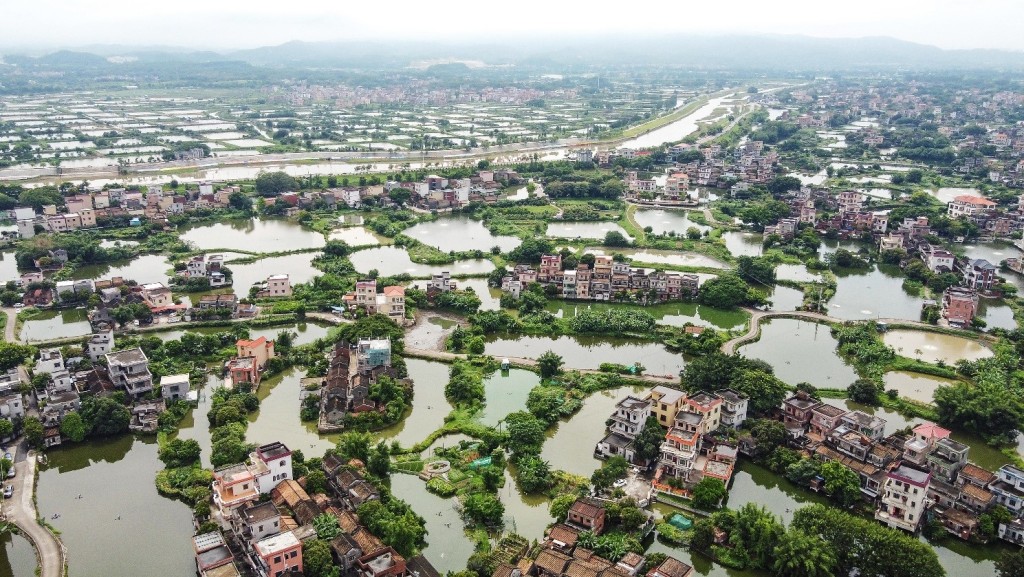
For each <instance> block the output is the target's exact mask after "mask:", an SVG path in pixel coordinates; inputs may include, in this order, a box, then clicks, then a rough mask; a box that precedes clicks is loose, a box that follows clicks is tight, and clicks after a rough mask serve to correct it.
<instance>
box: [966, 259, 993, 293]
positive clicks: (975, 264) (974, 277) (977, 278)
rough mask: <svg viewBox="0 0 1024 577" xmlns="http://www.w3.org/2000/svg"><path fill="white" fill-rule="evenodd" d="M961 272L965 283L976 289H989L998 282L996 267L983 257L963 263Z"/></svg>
mask: <svg viewBox="0 0 1024 577" xmlns="http://www.w3.org/2000/svg"><path fill="white" fill-rule="evenodd" d="M961 272H962V273H963V277H964V285H966V286H967V287H968V288H972V289H975V290H987V289H990V288H992V285H994V284H995V282H996V267H995V265H993V264H992V263H990V262H988V261H987V260H985V259H983V258H976V259H970V260H967V261H965V262H964V263H963V265H962V267H961Z"/></svg>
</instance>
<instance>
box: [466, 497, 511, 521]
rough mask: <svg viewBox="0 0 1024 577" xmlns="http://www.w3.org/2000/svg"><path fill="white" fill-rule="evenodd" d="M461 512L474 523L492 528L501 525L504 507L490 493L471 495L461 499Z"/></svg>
mask: <svg viewBox="0 0 1024 577" xmlns="http://www.w3.org/2000/svg"><path fill="white" fill-rule="evenodd" d="M462 511H463V513H464V514H465V515H466V516H467V517H469V518H470V519H471V520H472V521H473V522H474V523H477V524H480V525H486V526H488V527H494V526H497V525H501V522H502V518H503V517H504V516H505V505H504V504H502V502H501V501H499V500H498V497H496V496H495V495H492V494H490V493H472V494H470V495H469V496H467V497H466V498H465V499H463V503H462Z"/></svg>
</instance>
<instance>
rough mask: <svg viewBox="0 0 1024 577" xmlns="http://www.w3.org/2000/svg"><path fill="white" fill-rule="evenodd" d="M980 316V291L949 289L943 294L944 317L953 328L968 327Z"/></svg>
mask: <svg viewBox="0 0 1024 577" xmlns="http://www.w3.org/2000/svg"><path fill="white" fill-rule="evenodd" d="M976 314H978V291H976V290H974V289H972V288H965V287H957V286H953V287H949V288H947V289H946V290H944V291H943V292H942V317H943V318H944V319H946V320H947V321H949V324H951V325H953V326H961V327H964V326H968V325H970V324H971V321H973V320H974V316H975V315H976Z"/></svg>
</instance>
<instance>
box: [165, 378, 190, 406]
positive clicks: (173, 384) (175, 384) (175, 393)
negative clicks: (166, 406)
mask: <svg viewBox="0 0 1024 577" xmlns="http://www.w3.org/2000/svg"><path fill="white" fill-rule="evenodd" d="M188 390H189V382H188V375H187V374H180V375H167V376H166V377H161V378H160V396H162V397H163V398H165V399H167V400H168V401H178V400H181V399H184V398H185V397H187V396H188Z"/></svg>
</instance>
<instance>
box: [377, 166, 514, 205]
mask: <svg viewBox="0 0 1024 577" xmlns="http://www.w3.org/2000/svg"><path fill="white" fill-rule="evenodd" d="M520 181H521V179H520V177H519V174H517V173H516V172H515V171H514V170H508V169H497V170H481V171H479V172H477V173H476V174H475V175H473V176H470V177H468V178H445V177H442V176H437V175H436V174H431V175H428V176H426V177H424V178H423V180H421V181H419V182H397V181H388V182H387V183H385V184H384V191H385V193H390V192H391V191H392V190H395V189H398V188H402V189H405V190H408V191H409V192H411V193H412V196H411V197H410V200H409V203H410V204H411V205H412V206H415V207H418V208H422V209H424V210H445V209H449V208H459V207H461V206H464V205H466V204H469V203H470V202H484V203H494V202H497V201H498V200H501V192H502V188H503V187H505V186H506V185H509V184H516V183H519V182H520Z"/></svg>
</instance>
